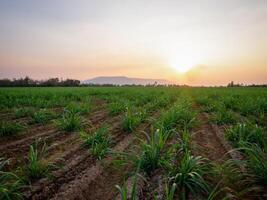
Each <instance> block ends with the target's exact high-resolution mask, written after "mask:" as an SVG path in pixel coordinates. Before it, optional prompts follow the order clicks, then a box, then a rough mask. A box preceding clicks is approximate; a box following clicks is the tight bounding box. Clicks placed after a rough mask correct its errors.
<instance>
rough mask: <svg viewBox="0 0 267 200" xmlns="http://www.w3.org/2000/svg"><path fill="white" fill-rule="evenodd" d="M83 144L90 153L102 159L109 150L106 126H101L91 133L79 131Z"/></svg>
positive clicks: (109, 139) (109, 140)
mask: <svg viewBox="0 0 267 200" xmlns="http://www.w3.org/2000/svg"><path fill="white" fill-rule="evenodd" d="M80 135H81V138H82V140H83V142H84V144H85V145H86V146H87V147H88V148H89V151H90V153H91V154H92V155H93V156H95V157H96V158H97V159H99V160H101V159H103V158H104V157H105V156H106V155H107V154H108V152H109V148H110V142H111V138H110V136H109V135H108V127H107V126H102V127H101V128H99V129H97V130H96V131H95V132H94V133H93V134H90V133H86V132H81V134H80Z"/></svg>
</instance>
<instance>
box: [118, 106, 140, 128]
mask: <svg viewBox="0 0 267 200" xmlns="http://www.w3.org/2000/svg"><path fill="white" fill-rule="evenodd" d="M141 117H142V113H141V112H137V111H134V109H133V108H132V107H131V108H128V107H127V108H126V112H125V116H124V118H123V122H122V127H123V130H124V131H126V132H133V131H134V128H135V127H136V126H137V125H138V124H140V123H141V121H142V118H141Z"/></svg>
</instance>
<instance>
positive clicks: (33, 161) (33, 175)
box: [26, 142, 51, 181]
mask: <svg viewBox="0 0 267 200" xmlns="http://www.w3.org/2000/svg"><path fill="white" fill-rule="evenodd" d="M38 147H40V143H39V142H36V143H35V144H34V145H30V151H29V155H28V163H27V166H26V175H27V177H28V178H29V180H30V181H34V180H37V179H39V178H42V177H45V176H47V175H48V172H49V170H50V167H51V165H50V164H48V163H46V162H45V161H44V160H43V159H44V157H45V154H46V148H47V147H46V143H45V142H44V143H43V144H41V147H40V148H38Z"/></svg>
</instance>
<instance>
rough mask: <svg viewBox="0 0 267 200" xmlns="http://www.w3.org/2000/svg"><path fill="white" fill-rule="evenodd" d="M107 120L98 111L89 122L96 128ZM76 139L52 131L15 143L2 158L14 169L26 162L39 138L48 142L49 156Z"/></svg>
mask: <svg viewBox="0 0 267 200" xmlns="http://www.w3.org/2000/svg"><path fill="white" fill-rule="evenodd" d="M106 119H107V113H106V112H105V111H97V112H96V114H95V115H92V116H91V117H90V118H89V119H88V120H87V121H89V122H90V123H91V124H92V125H93V126H96V124H100V123H102V122H103V121H104V120H106ZM76 137H77V136H75V134H73V133H64V132H61V131H57V130H51V131H48V132H44V133H41V134H37V135H33V136H32V137H30V138H27V139H25V140H26V141H25V140H24V139H23V140H20V141H17V142H18V143H15V144H16V145H14V144H12V145H9V146H7V147H6V148H5V150H4V151H3V153H2V154H1V156H4V157H6V158H9V159H10V164H9V168H12V167H14V166H15V165H17V164H19V163H21V162H24V161H25V158H24V157H23V156H25V155H27V153H28V151H29V145H30V144H31V143H33V142H34V141H35V140H36V139H37V138H42V139H43V140H45V141H46V143H47V145H48V146H49V147H48V150H49V151H51V153H50V152H49V154H52V153H53V152H55V151H56V150H57V149H59V148H60V147H62V145H64V144H67V143H70V142H71V141H73V140H74V139H75V138H76ZM21 141H24V143H21ZM50 145H51V146H50ZM1 148H2V147H1ZM12 158H14V159H12ZM15 158H16V159H15ZM18 158H19V159H18Z"/></svg>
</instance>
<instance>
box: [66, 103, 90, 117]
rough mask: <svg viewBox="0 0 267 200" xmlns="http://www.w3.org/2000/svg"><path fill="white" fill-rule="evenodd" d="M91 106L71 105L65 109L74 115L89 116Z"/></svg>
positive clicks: (83, 104)
mask: <svg viewBox="0 0 267 200" xmlns="http://www.w3.org/2000/svg"><path fill="white" fill-rule="evenodd" d="M91 108H92V107H91V104H89V103H79V104H78V103H70V104H69V105H68V106H67V107H66V108H65V109H66V110H69V111H71V112H72V113H79V114H81V115H83V114H87V113H89V112H90V111H91Z"/></svg>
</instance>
